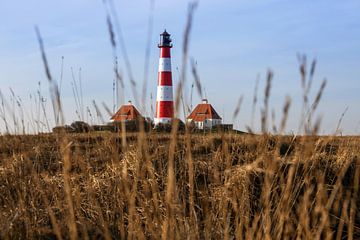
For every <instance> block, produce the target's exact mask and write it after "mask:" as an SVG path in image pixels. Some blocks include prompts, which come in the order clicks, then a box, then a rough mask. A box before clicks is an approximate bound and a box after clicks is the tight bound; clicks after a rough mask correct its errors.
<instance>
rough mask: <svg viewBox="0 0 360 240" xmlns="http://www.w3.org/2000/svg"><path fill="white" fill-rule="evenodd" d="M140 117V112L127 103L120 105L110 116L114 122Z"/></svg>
mask: <svg viewBox="0 0 360 240" xmlns="http://www.w3.org/2000/svg"><path fill="white" fill-rule="evenodd" d="M139 117H142V116H141V114H140V112H139V111H138V110H137V109H136V108H135V106H134V105H132V104H131V103H129V104H128V105H122V106H121V107H120V109H119V110H118V111H117V112H116V113H115V114H114V115H113V116H112V117H111V120H113V121H115V122H123V121H131V120H137V119H138V118H139Z"/></svg>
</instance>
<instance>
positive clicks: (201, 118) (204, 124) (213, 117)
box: [186, 99, 222, 129]
mask: <svg viewBox="0 0 360 240" xmlns="http://www.w3.org/2000/svg"><path fill="white" fill-rule="evenodd" d="M186 119H187V122H188V123H190V124H191V123H192V124H194V125H195V127H196V128H198V129H211V128H213V127H214V126H217V125H221V124H222V118H221V117H220V116H219V114H218V113H217V112H216V111H215V109H214V108H213V106H212V105H211V104H209V103H208V101H207V99H203V100H202V103H201V104H198V105H197V106H196V107H195V109H194V110H193V111H192V113H191V114H190V115H189V116H188V117H187V118H186Z"/></svg>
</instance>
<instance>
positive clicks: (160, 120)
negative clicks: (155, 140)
mask: <svg viewBox="0 0 360 240" xmlns="http://www.w3.org/2000/svg"><path fill="white" fill-rule="evenodd" d="M171 120H172V118H155V119H154V123H155V126H156V125H159V124H171Z"/></svg>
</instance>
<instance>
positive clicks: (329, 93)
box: [0, 0, 360, 134]
mask: <svg viewBox="0 0 360 240" xmlns="http://www.w3.org/2000/svg"><path fill="white" fill-rule="evenodd" d="M154 4H155V5H154V12H153V16H154V26H153V34H152V39H151V55H150V67H149V75H148V78H149V83H148V90H149V91H148V94H147V96H146V99H147V100H148V101H147V103H148V104H147V110H148V115H150V113H149V109H150V107H149V106H150V104H154V103H153V102H151V101H150V98H149V95H150V93H152V94H153V95H155V94H156V80H157V79H156V78H157V64H158V54H159V53H158V51H159V50H158V48H157V41H158V34H159V33H161V32H162V31H163V29H164V28H166V29H167V30H168V32H170V33H171V34H172V38H173V43H174V47H173V49H172V56H173V58H172V61H173V63H172V65H173V76H174V82H175V84H176V83H177V81H178V74H177V70H176V68H177V67H178V68H180V67H181V57H182V55H181V47H182V40H183V31H184V26H185V22H186V13H187V6H188V1H180V0H173V1H165V0H157V1H156V0H155V1H154ZM115 5H116V11H117V13H118V16H119V20H120V23H121V26H122V31H123V34H124V40H125V44H126V48H127V52H128V55H129V59H130V61H131V65H132V71H133V73H134V77H135V80H136V81H137V82H138V86H139V87H140V86H141V85H142V81H143V78H144V76H143V73H144V57H145V48H146V44H147V31H148V24H147V23H148V18H149V12H150V1H140V0H133V1H115ZM359 12H360V2H359V1H355V0H352V1H351V0H348V1H335V0H327V1H325V0H320V1H310V0H304V1H282V0H271V1H239V0H228V1H215V0H206V1H199V6H198V8H197V10H196V12H195V15H194V23H193V29H192V32H191V42H190V53H189V55H190V57H192V58H194V59H195V60H196V62H197V66H198V71H199V75H200V78H201V82H202V85H203V87H204V88H205V92H206V97H207V98H208V99H209V101H210V102H211V103H212V104H213V105H214V107H215V109H216V110H217V111H218V112H219V114H220V115H222V116H223V118H224V120H225V122H230V123H231V122H233V119H232V114H233V111H234V109H235V106H236V104H237V101H238V99H239V97H240V96H244V101H243V104H242V107H241V111H240V114H239V116H238V117H237V119H236V120H235V122H234V124H235V125H236V126H237V128H239V129H245V126H246V125H251V109H252V107H251V106H252V98H253V92H254V86H255V82H256V78H257V76H258V75H259V76H260V85H259V103H258V106H257V108H256V121H255V122H254V123H253V125H254V128H255V130H259V129H260V126H259V119H260V114H259V113H260V106H261V104H262V100H263V91H264V84H265V77H266V72H267V69H269V68H270V69H272V70H273V71H274V80H273V85H272V90H271V99H270V107H271V109H274V111H275V113H276V114H275V116H276V118H275V121H276V125H278V123H279V122H280V120H281V111H282V106H283V103H284V99H285V96H286V95H289V96H290V97H291V99H292V106H291V109H290V118H289V122H288V127H287V131H288V132H291V131H294V132H297V130H298V126H299V119H300V114H301V106H302V101H301V94H302V91H301V84H300V75H299V70H298V68H299V64H298V61H297V57H296V56H297V54H298V53H302V54H306V55H307V56H308V59H309V62H310V60H311V59H312V58H316V59H317V70H316V75H315V78H314V84H313V88H312V91H311V93H310V95H311V99H314V96H315V95H316V92H317V90H318V88H319V86H320V84H321V81H322V80H323V79H324V78H326V79H327V81H328V82H327V83H328V84H327V86H326V89H325V92H324V95H323V98H322V101H321V103H320V105H319V108H318V110H317V112H316V116H322V125H321V126H322V127H321V133H324V134H331V133H333V132H334V130H335V129H336V126H337V123H338V120H339V118H340V116H341V114H342V112H343V111H344V110H345V108H346V107H348V111H347V112H346V114H345V116H344V119H343V122H342V124H341V129H342V130H343V132H344V133H345V134H359V132H360V95H359V92H360V19H359ZM0 21H1V23H2V24H0V36H1V37H0V89H1V91H2V92H3V94H4V95H6V96H9V95H10V90H9V88H10V87H11V88H12V89H13V90H14V91H15V93H16V95H18V96H19V97H21V98H22V99H23V101H24V102H27V103H25V104H24V105H26V104H27V110H28V112H30V111H34V110H33V108H32V107H33V106H31V103H30V100H29V101H27V100H28V99H29V95H30V94H34V93H36V91H37V88H38V84H37V83H38V82H39V81H40V82H41V84H42V92H43V94H44V95H47V94H48V85H47V80H46V77H45V74H44V68H43V64H42V61H41V57H40V53H39V47H38V43H37V40H36V35H35V32H34V26H35V25H37V26H38V27H39V28H40V31H41V34H42V36H43V40H44V42H45V49H46V54H47V57H48V60H49V63H50V69H51V72H52V74H53V76H54V77H55V78H56V79H57V80H59V78H60V69H61V57H62V56H64V77H63V85H62V98H63V103H64V109H65V115H66V121H67V122H68V123H70V122H72V121H73V120H76V118H77V117H76V114H75V103H74V98H73V93H72V88H71V81H72V78H71V68H73V69H74V70H75V71H76V72H77V69H79V68H81V69H82V79H83V85H84V87H83V90H84V103H85V105H88V106H90V107H91V106H92V105H91V101H92V100H93V99H95V100H96V101H97V102H98V103H99V105H101V104H100V103H101V102H102V101H104V102H106V103H107V104H108V105H109V106H111V105H112V101H113V100H112V81H113V78H114V74H113V71H112V68H113V58H112V50H111V45H110V41H109V35H108V30H107V26H106V13H105V9H104V6H103V3H102V1H101V0H98V1H85V0H73V1H68V0H64V1H54V0H48V1H44V0H28V1H19V0H14V1H3V2H2V3H1V4H0ZM118 55H119V56H121V51H120V50H119V51H118ZM119 66H120V70H121V72H122V73H124V77H125V81H126V82H128V78H127V75H126V74H125V73H126V71H125V65H124V61H123V59H122V58H120V60H119ZM187 80H188V82H187V88H186V92H185V95H186V96H187V97H186V99H189V95H190V85H191V83H192V81H193V79H192V77H191V74H188V78H187ZM138 92H139V93H140V92H141V89H140V88H139V89H138ZM125 99H126V100H128V99H130V100H133V97H132V92H131V90H130V88H129V85H128V84H127V85H126V88H125ZM199 101H200V97H199V96H198V95H197V93H196V91H194V101H193V104H196V103H197V102H199ZM46 105H47V108H49V109H51V108H50V101H47V102H46ZM51 114H52V111H49V114H48V115H49V116H51V117H52V115H51ZM29 115H30V114H29ZM104 115H105V112H104ZM1 124H3V123H0V126H2V125H1ZM1 130H2V131H3V127H2V129H1Z"/></svg>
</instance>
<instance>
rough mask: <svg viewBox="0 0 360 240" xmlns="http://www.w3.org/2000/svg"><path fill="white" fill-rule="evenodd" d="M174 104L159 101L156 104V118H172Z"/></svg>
mask: <svg viewBox="0 0 360 240" xmlns="http://www.w3.org/2000/svg"><path fill="white" fill-rule="evenodd" d="M173 117H174V102H173V101H160V102H156V118H173Z"/></svg>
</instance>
